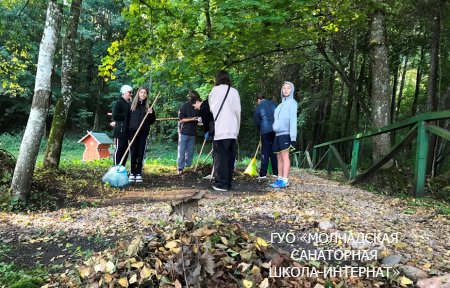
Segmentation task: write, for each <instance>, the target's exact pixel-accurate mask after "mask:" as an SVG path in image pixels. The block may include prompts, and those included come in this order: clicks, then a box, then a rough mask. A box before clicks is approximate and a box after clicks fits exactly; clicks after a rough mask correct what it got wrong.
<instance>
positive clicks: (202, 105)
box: [189, 96, 214, 140]
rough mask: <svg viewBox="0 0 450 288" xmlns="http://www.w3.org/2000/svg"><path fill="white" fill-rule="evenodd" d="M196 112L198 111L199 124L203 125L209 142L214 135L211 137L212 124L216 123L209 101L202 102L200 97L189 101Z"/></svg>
mask: <svg viewBox="0 0 450 288" xmlns="http://www.w3.org/2000/svg"><path fill="white" fill-rule="evenodd" d="M189 101H190V102H191V104H192V107H194V109H195V110H197V111H198V116H199V117H198V122H199V123H202V124H203V131H204V132H205V139H206V140H209V139H211V138H212V136H213V135H210V131H209V127H210V124H209V123H210V122H211V121H214V119H213V115H212V113H211V110H210V109H209V103H208V100H206V101H202V99H201V98H200V96H198V97H192V98H190V99H189Z"/></svg>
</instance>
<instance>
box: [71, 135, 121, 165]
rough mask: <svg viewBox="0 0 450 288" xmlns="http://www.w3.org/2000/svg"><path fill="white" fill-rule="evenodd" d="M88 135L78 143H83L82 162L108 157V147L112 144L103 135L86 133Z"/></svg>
mask: <svg viewBox="0 0 450 288" xmlns="http://www.w3.org/2000/svg"><path fill="white" fill-rule="evenodd" d="M87 133H88V134H86V136H84V137H83V138H81V139H80V141H78V143H83V144H84V146H85V147H86V149H84V152H83V161H91V160H97V159H102V158H107V157H109V156H110V153H109V145H111V144H113V143H114V142H113V141H112V140H111V138H109V137H108V135H106V134H105V133H96V132H92V131H87Z"/></svg>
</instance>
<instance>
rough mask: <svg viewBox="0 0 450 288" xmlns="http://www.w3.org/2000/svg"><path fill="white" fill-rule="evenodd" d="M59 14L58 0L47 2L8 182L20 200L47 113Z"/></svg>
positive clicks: (28, 181) (24, 194)
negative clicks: (21, 132)
mask: <svg viewBox="0 0 450 288" xmlns="http://www.w3.org/2000/svg"><path fill="white" fill-rule="evenodd" d="M61 15H62V4H58V3H57V0H51V1H50V2H49V3H48V8H47V16H46V21H45V28H44V33H43V35H42V41H41V44H40V47H39V57H38V64H37V72H36V83H35V88H34V96H33V103H32V104H31V110H30V116H29V118H28V123H27V127H26V129H25V133H24V135H23V138H22V143H21V144H20V150H19V156H18V158H17V162H16V167H15V169H14V175H13V179H12V182H11V191H12V194H13V198H16V199H18V200H19V201H22V202H26V201H27V196H28V194H29V192H30V189H31V180H32V178H33V173H34V168H35V165H36V158H37V154H38V152H39V145H40V143H41V140H42V134H43V131H44V126H45V118H46V117H47V113H48V107H49V102H50V93H51V91H50V88H51V75H52V68H53V60H54V56H55V50H56V44H57V42H58V38H59V32H60V26H61V25H60V22H61Z"/></svg>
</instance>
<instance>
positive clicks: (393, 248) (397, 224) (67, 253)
mask: <svg viewBox="0 0 450 288" xmlns="http://www.w3.org/2000/svg"><path fill="white" fill-rule="evenodd" d="M271 180H272V179H266V180H262V181H258V180H256V179H254V178H249V177H248V176H244V175H238V176H237V179H236V181H235V186H234V189H233V191H232V192H228V193H225V192H223V193H217V192H216V191H213V190H211V189H209V181H208V180H204V179H201V177H198V176H197V175H196V174H194V173H192V174H189V172H188V173H187V174H185V175H184V176H183V177H180V176H178V175H171V174H167V175H163V176H161V177H159V178H153V179H152V180H147V181H146V182H145V183H144V184H142V185H139V186H133V187H130V188H128V189H124V190H120V191H119V192H118V193H117V194H116V197H113V198H108V199H101V198H98V197H90V198H85V199H83V201H84V202H85V203H88V205H87V206H90V207H86V208H83V209H81V208H65V209H59V210H56V211H52V212H36V213H19V214H9V213H0V245H1V244H2V243H3V244H5V243H7V244H8V245H11V246H12V249H11V250H10V251H8V252H6V254H4V255H1V254H0V261H6V262H8V261H14V262H15V263H16V264H19V265H23V266H33V265H34V264H35V263H36V261H39V262H40V263H42V264H44V265H50V264H58V263H63V262H66V261H69V262H71V261H72V262H73V261H76V260H77V259H79V258H80V257H85V256H88V255H89V253H90V251H99V250H101V249H104V248H105V247H110V246H112V245H114V242H115V241H116V240H117V239H119V238H131V237H132V236H133V235H135V234H136V233H143V234H145V233H148V232H149V231H148V227H149V224H159V225H165V223H167V222H168V221H174V216H170V215H169V214H170V211H171V208H170V205H169V203H170V202H171V201H177V200H180V199H182V198H184V197H185V196H189V195H192V194H193V193H195V192H196V191H199V190H201V189H208V193H206V194H205V197H204V198H203V199H202V200H200V202H199V211H198V217H199V218H201V219H203V220H205V221H208V220H211V221H215V220H221V221H223V222H237V223H240V224H242V225H243V226H244V227H246V228H247V229H249V230H250V231H253V232H255V233H257V234H258V235H261V236H263V237H264V238H266V239H267V240H268V241H270V236H271V233H283V232H290V233H294V234H295V235H301V233H303V234H304V233H309V234H312V233H325V230H321V229H320V228H319V224H320V223H326V221H330V222H331V223H332V224H334V228H332V229H331V230H328V231H327V233H329V232H332V231H342V232H344V231H346V232H350V231H351V232H353V233H365V234H371V233H386V234H389V235H392V234H393V233H397V234H398V241H396V242H395V243H385V245H384V247H382V248H383V249H382V250H383V251H384V253H388V254H390V255H400V256H402V258H403V259H402V262H403V263H404V264H407V265H410V266H415V267H418V268H421V269H423V270H425V271H427V272H428V273H429V274H430V275H433V274H443V273H449V272H450V241H448V239H449V235H450V219H449V217H448V216H445V215H440V214H438V213H436V211H433V210H432V209H431V208H427V207H415V208H414V209H411V208H410V207H408V206H407V205H406V203H404V200H400V199H395V198H389V197H385V196H381V195H375V194H373V193H370V192H367V191H363V190H360V189H357V188H354V187H351V186H348V185H341V184H339V183H337V182H333V181H329V180H324V179H321V178H318V177H316V176H313V175H310V174H308V173H306V172H305V171H299V170H295V171H294V172H293V175H292V177H291V180H290V187H289V188H288V189H286V190H281V191H276V190H274V189H271V188H269V187H268V183H269V181H271ZM372 235H373V234H372ZM322 244H326V243H322ZM277 245H278V246H279V247H282V248H283V249H284V250H286V251H287V252H291V251H292V249H294V248H298V247H300V246H301V247H302V248H304V247H305V245H304V243H299V241H298V239H297V241H295V242H294V243H292V245H287V243H285V242H284V243H278V244H277ZM338 245H341V244H338Z"/></svg>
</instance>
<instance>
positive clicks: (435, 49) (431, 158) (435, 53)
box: [427, 0, 442, 177]
mask: <svg viewBox="0 0 450 288" xmlns="http://www.w3.org/2000/svg"><path fill="white" fill-rule="evenodd" d="M441 9H442V0H437V1H436V6H435V10H434V21H433V28H432V29H433V34H432V38H431V60H430V61H431V63H430V72H429V76H428V93H427V111H428V112H433V111H437V110H438V107H439V99H438V94H437V86H438V79H439V53H440V43H441ZM436 139H437V137H436V135H434V134H430V137H429V138H428V141H429V142H428V147H430V148H429V149H428V157H427V174H431V177H433V174H434V170H435V169H434V168H435V167H434V164H435V151H436V144H437V143H436Z"/></svg>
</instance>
